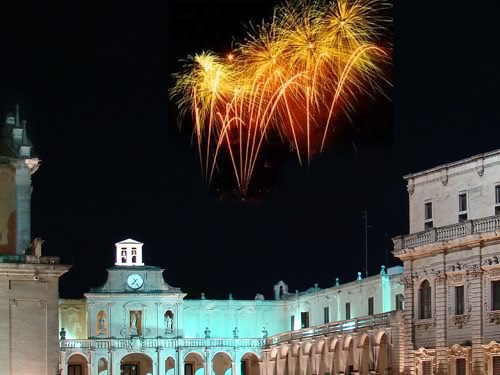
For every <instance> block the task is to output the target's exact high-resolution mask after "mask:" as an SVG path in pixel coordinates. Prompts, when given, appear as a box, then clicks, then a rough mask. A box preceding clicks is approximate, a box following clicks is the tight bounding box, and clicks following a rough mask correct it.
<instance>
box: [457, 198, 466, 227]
mask: <svg viewBox="0 0 500 375" xmlns="http://www.w3.org/2000/svg"><path fill="white" fill-rule="evenodd" d="M467 218H468V214H467V193H460V194H459V195H458V222H459V223H463V222H464V221H467Z"/></svg>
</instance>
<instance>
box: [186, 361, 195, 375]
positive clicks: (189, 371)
mask: <svg viewBox="0 0 500 375" xmlns="http://www.w3.org/2000/svg"><path fill="white" fill-rule="evenodd" d="M184 375H193V364H192V363H185V364H184Z"/></svg>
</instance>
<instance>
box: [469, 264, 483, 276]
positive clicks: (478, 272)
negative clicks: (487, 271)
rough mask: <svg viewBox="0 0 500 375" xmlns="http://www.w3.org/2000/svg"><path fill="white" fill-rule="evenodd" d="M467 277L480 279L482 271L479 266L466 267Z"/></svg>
mask: <svg viewBox="0 0 500 375" xmlns="http://www.w3.org/2000/svg"><path fill="white" fill-rule="evenodd" d="M468 271H469V275H471V276H472V277H481V275H482V274H483V270H482V269H481V267H480V266H479V264H473V265H471V266H469V267H468Z"/></svg>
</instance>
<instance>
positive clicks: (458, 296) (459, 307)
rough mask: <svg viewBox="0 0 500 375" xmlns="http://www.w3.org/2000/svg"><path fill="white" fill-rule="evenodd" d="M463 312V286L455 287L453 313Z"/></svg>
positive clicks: (460, 313) (459, 313)
mask: <svg viewBox="0 0 500 375" xmlns="http://www.w3.org/2000/svg"><path fill="white" fill-rule="evenodd" d="M463 313H464V286H463V285H460V286H456V287H455V315H463Z"/></svg>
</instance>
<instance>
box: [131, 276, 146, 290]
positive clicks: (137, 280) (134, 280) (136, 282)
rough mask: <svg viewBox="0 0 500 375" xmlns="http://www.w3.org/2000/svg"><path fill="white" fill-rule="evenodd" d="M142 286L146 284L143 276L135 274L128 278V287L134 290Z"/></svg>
mask: <svg viewBox="0 0 500 375" xmlns="http://www.w3.org/2000/svg"><path fill="white" fill-rule="evenodd" d="M142 284H144V280H143V279H142V276H141V275H138V274H136V273H133V274H132V275H129V276H128V277H127V285H128V286H129V288H132V289H139V288H140V287H141V286H142Z"/></svg>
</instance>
